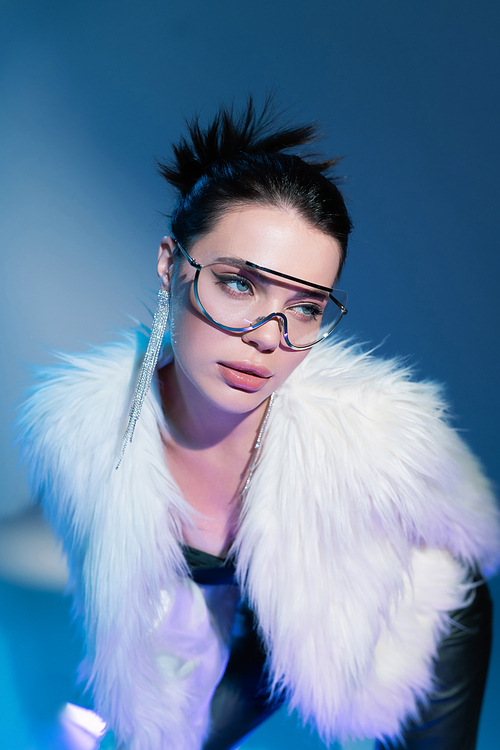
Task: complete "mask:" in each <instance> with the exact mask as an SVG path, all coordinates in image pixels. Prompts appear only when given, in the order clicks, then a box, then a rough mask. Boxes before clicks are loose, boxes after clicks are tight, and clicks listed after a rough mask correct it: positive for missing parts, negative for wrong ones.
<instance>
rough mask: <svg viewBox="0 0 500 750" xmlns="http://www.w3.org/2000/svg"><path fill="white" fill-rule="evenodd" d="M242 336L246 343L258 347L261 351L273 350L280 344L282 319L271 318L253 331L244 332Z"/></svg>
mask: <svg viewBox="0 0 500 750" xmlns="http://www.w3.org/2000/svg"><path fill="white" fill-rule="evenodd" d="M256 322H257V321H256ZM241 338H242V339H243V341H244V342H245V343H246V344H249V345H250V346H253V347H255V348H256V349H258V351H259V352H273V351H274V350H275V349H277V348H278V347H279V345H280V341H281V321H280V319H279V318H271V320H268V321H267V323H264V325H261V326H260V327H259V328H254V329H253V330H252V331H247V332H246V333H244V334H242V336H241Z"/></svg>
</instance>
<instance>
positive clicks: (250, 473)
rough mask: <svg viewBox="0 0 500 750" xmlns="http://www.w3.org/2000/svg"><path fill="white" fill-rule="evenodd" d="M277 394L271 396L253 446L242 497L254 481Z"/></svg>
mask: <svg viewBox="0 0 500 750" xmlns="http://www.w3.org/2000/svg"><path fill="white" fill-rule="evenodd" d="M275 395H276V394H274V393H271V396H270V398H269V403H268V405H267V409H266V413H265V414H264V419H263V420H262V424H261V426H260V430H259V434H258V435H257V440H256V442H255V445H254V448H253V455H252V460H251V461H250V467H249V469H248V474H247V480H246V482H245V486H244V487H243V489H242V490H241V497H242V498H244V497H245V495H246V493H247V490H248V488H249V487H250V482H251V481H252V476H253V473H254V471H255V467H256V465H257V461H258V460H259V456H260V451H261V447H262V438H263V437H264V432H265V429H266V425H267V422H268V420H269V415H270V413H271V409H272V408H273V404H274V397H275Z"/></svg>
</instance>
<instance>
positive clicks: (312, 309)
mask: <svg viewBox="0 0 500 750" xmlns="http://www.w3.org/2000/svg"><path fill="white" fill-rule="evenodd" d="M323 311H324V310H323V308H322V307H320V306H319V305H316V304H314V303H313V302H303V303H302V304H301V305H294V306H293V307H291V308H290V312H292V313H293V314H294V315H295V316H296V317H297V318H299V319H300V320H303V321H305V322H309V321H315V320H318V318H321V317H322V315H323Z"/></svg>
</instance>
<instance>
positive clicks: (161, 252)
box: [156, 236, 176, 291]
mask: <svg viewBox="0 0 500 750" xmlns="http://www.w3.org/2000/svg"><path fill="white" fill-rule="evenodd" d="M175 248H176V243H175V240H174V239H173V238H172V237H169V236H167V237H164V238H163V239H162V241H161V242H160V247H159V249H158V265H157V267H156V268H157V270H158V276H159V277H160V282H161V288H162V289H165V290H166V291H169V290H170V282H171V280H172V270H173V264H174V259H173V254H174V250H175Z"/></svg>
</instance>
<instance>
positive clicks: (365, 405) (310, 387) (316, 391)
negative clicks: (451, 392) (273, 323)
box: [283, 340, 447, 427]
mask: <svg viewBox="0 0 500 750" xmlns="http://www.w3.org/2000/svg"><path fill="white" fill-rule="evenodd" d="M443 390H444V389H443V387H442V385H441V384H439V383H436V382H433V381H430V380H425V381H418V380H416V379H415V378H414V374H413V371H412V368H411V367H410V366H408V364H407V363H406V362H405V361H404V360H403V359H396V358H395V359H384V358H382V357H377V356H375V355H374V350H369V351H365V350H363V348H362V347H361V346H360V345H358V344H355V343H352V342H350V341H346V342H344V341H338V340H334V341H333V342H328V343H326V342H325V344H324V345H319V346H318V347H317V348H316V350H315V349H312V350H311V353H310V354H309V356H308V357H307V358H306V359H305V360H304V362H303V363H302V364H301V365H300V367H299V368H297V370H296V371H295V372H294V373H293V375H292V377H291V378H290V379H289V381H288V382H287V383H286V384H285V386H284V388H283V395H285V396H287V397H289V398H297V399H298V400H300V401H301V402H302V403H303V404H304V405H305V406H307V407H308V408H314V407H315V406H316V407H318V408H320V409H321V410H325V409H327V410H328V409H333V410H335V411H338V410H339V409H348V410H351V411H353V410H356V411H357V412H358V413H359V414H360V415H362V416H364V417H365V418H367V419H370V420H372V421H373V427H380V426H382V425H383V424H388V423H390V422H392V421H393V420H396V421H397V420H399V419H406V420H408V421H412V420H414V421H416V422H418V421H420V420H422V419H424V420H427V419H429V418H432V419H438V420H443V419H445V418H446V415H447V404H446V401H445V399H444V395H443Z"/></svg>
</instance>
